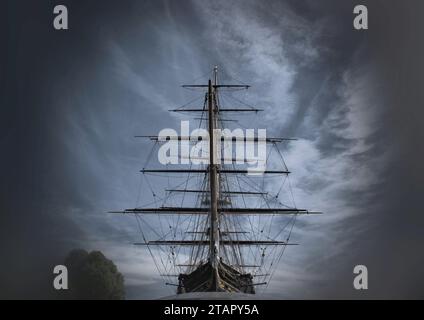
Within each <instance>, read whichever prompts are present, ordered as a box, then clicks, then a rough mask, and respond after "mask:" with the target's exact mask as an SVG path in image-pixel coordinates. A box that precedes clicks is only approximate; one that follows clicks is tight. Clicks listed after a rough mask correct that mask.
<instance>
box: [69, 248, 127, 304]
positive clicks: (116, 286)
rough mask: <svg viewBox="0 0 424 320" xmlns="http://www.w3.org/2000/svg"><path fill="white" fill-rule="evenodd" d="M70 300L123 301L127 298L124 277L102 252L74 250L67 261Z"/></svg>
mask: <svg viewBox="0 0 424 320" xmlns="http://www.w3.org/2000/svg"><path fill="white" fill-rule="evenodd" d="M65 265H66V266H67V268H68V276H69V290H68V295H69V296H68V297H69V298H70V299H90V300H95V299H99V300H121V299H124V298H125V289H124V277H123V276H122V274H121V273H120V272H118V269H117V267H116V266H115V264H114V263H113V262H112V261H111V260H109V259H107V258H106V257H105V256H104V255H103V254H102V253H101V252H100V251H92V252H90V253H88V252H87V251H85V250H82V249H76V250H72V251H71V252H70V253H69V255H68V257H67V258H66V260H65Z"/></svg>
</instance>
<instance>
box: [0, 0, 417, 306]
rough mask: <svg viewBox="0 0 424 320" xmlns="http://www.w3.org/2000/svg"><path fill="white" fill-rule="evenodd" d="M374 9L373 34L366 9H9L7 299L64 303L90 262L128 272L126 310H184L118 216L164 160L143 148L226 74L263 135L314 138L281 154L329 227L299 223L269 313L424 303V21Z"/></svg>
mask: <svg viewBox="0 0 424 320" xmlns="http://www.w3.org/2000/svg"><path fill="white" fill-rule="evenodd" d="M59 3H60V4H65V5H67V7H68V10H69V28H70V29H69V30H66V31H57V30H54V29H53V27H52V21H53V13H52V11H53V7H54V5H55V4H59ZM360 3H362V4H366V5H367V6H368V9H369V29H368V30H363V31H356V30H354V29H353V26H352V20H353V7H354V5H356V4H359V2H357V1H337V0H332V1H330V0H320V1H316V0H310V1H307V0H305V1H301V0H293V1H292V0H286V1H283V0H281V1H250V0H243V1H241V0H240V1H228V0H225V1H202V0H192V1H188V0H181V1H156V0H155V1H135V0H134V1H130V0H125V1H94V0H92V1H41V0H40V1H29V0H28V1H5V2H3V3H2V5H1V6H2V10H1V12H2V17H1V19H0V20H1V23H2V25H1V33H2V39H3V48H2V50H1V53H0V59H1V60H0V61H1V63H0V79H1V90H2V91H1V92H2V94H1V98H0V99H1V117H0V124H1V126H0V128H1V132H2V134H1V136H0V146H1V148H2V156H1V158H0V163H1V168H2V170H1V174H0V181H1V183H0V188H1V189H0V199H1V201H0V205H1V212H0V221H1V224H0V228H1V230H0V259H1V264H0V265H1V267H0V288H1V291H0V297H3V298H13V297H20V298H40V297H49V295H50V294H51V281H52V270H53V266H54V265H56V264H60V263H62V262H63V259H64V257H65V256H66V254H67V252H68V251H69V250H70V249H72V248H78V247H81V248H85V249H88V250H95V249H96V250H102V251H103V252H104V253H105V255H106V256H107V257H109V258H111V259H112V260H113V261H114V262H115V263H116V264H117V265H118V268H119V269H120V271H121V272H122V273H123V274H124V276H125V280H126V285H127V296H128V298H131V299H136V298H156V297H160V296H164V295H169V294H170V293H172V292H171V291H170V288H169V287H166V286H164V285H163V282H162V280H161V278H160V277H159V275H158V274H157V272H156V270H155V268H154V265H153V263H152V260H151V259H150V256H149V255H148V253H147V252H146V251H144V250H143V249H140V248H135V247H133V246H132V245H131V243H132V242H134V240H137V239H138V238H137V228H136V225H135V220H134V219H132V218H131V217H128V218H125V217H116V216H113V215H111V214H107V213H106V212H107V211H109V210H114V209H120V208H126V207H132V206H134V205H135V204H136V203H137V200H140V199H139V194H138V190H139V182H140V176H139V173H138V171H139V170H140V169H141V168H142V166H143V163H144V162H145V160H146V158H147V150H149V149H148V144H147V143H146V142H143V141H140V140H137V139H134V138H133V136H134V135H136V134H157V133H158V132H159V130H161V129H163V128H167V127H174V128H178V124H179V120H180V118H177V117H175V116H174V115H172V114H171V115H170V114H169V113H168V112H167V111H166V110H167V109H170V108H172V107H178V106H180V105H182V104H184V103H185V102H187V101H188V100H189V99H190V98H192V93H191V92H187V91H185V90H182V89H181V88H180V87H179V85H180V84H183V83H187V82H190V81H193V80H194V79H196V78H198V77H199V76H202V75H204V74H205V73H207V72H209V71H210V70H211V68H212V67H213V66H214V65H218V66H219V67H220V69H222V70H224V71H225V72H226V74H228V75H231V76H232V77H234V78H236V79H240V80H242V81H244V82H247V83H249V84H251V85H252V86H253V87H252V88H251V89H249V93H247V94H244V96H243V98H244V99H245V100H246V99H248V100H249V102H250V103H251V104H253V105H258V106H259V107H264V108H265V109H266V111H265V112H264V113H263V114H262V115H261V116H260V117H259V118H258V119H259V121H258V123H257V126H255V127H266V128H267V129H268V130H269V131H270V132H271V133H272V135H275V136H290V137H291V136H294V137H297V138H299V140H298V141H297V142H295V143H292V144H290V146H288V147H287V148H286V149H285V150H284V155H285V158H286V162H287V165H288V167H289V169H290V170H291V171H292V172H293V174H292V177H291V182H292V186H293V192H294V197H295V199H296V203H297V205H298V206H299V207H305V208H311V209H316V210H320V211H323V212H324V213H325V214H324V215H322V216H319V217H305V218H299V223H298V224H297V228H296V229H295V234H294V241H295V242H299V243H301V246H297V247H296V248H289V249H288V250H287V251H286V253H285V256H284V258H283V259H282V260H281V262H280V265H279V266H278V268H277V272H276V275H275V277H274V278H273V281H272V283H271V284H270V285H269V287H268V290H267V292H266V296H267V297H273V298H291V299H294V298H297V299H299V298H308V299H309V298H324V299H327V298H333V299H334V298H349V299H350V298H352V299H357V298H424V269H423V268H422V265H423V263H424V250H423V249H422V247H423V245H424V216H423V215H422V206H421V198H422V194H423V186H422V184H423V182H424V179H423V170H422V161H423V159H422V155H423V147H422V145H423V143H422V140H423V139H424V135H423V131H424V130H423V128H422V121H423V120H422V119H423V116H424V112H423V109H422V105H423V102H424V97H423V94H424V90H422V88H421V84H422V82H423V80H424V79H423V74H424V68H423V66H424V64H423V62H422V61H421V59H422V57H423V56H424V40H423V39H422V35H421V34H420V31H421V30H423V28H424V25H423V24H424V23H423V22H422V21H423V20H422V17H421V16H420V14H421V13H422V12H424V11H423V10H424V4H423V3H422V1H418V0H416V1H413V0H410V1H408V6H406V5H405V4H403V2H402V1H378V0H374V1H361V2H360ZM142 196H143V195H142ZM358 264H363V265H366V266H367V267H368V272H369V290H367V291H356V290H354V289H353V286H352V282H353V277H354V275H353V273H352V272H353V267H354V266H355V265H358ZM171 289H172V288H171Z"/></svg>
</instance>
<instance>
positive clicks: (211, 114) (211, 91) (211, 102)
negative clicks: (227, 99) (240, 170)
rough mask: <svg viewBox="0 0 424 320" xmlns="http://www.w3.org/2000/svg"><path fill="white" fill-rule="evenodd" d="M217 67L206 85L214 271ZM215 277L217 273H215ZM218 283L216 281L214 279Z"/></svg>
mask: <svg viewBox="0 0 424 320" xmlns="http://www.w3.org/2000/svg"><path fill="white" fill-rule="evenodd" d="M216 82H217V67H215V68H214V86H212V81H211V80H209V83H208V118H209V119H208V121H209V126H208V129H209V169H208V171H209V188H210V227H209V228H210V238H209V239H210V247H209V259H210V262H211V264H212V267H213V268H214V269H215V270H216V269H217V268H218V263H219V217H218V187H217V186H218V170H217V169H218V168H217V167H218V164H217V163H216V161H215V160H216V158H217V157H216V155H215V153H216V150H215V147H216V143H215V135H214V130H215V128H216V119H215V116H216V112H217V106H216V99H215V90H216V85H217V83H216ZM216 275H217V272H216ZM215 280H216V281H218V279H215Z"/></svg>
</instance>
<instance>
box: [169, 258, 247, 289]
mask: <svg viewBox="0 0 424 320" xmlns="http://www.w3.org/2000/svg"><path fill="white" fill-rule="evenodd" d="M252 279H253V277H252V275H251V274H242V273H240V272H239V271H237V270H236V269H234V268H233V267H231V266H230V265H228V264H225V263H224V262H222V261H221V262H219V263H218V265H217V267H216V268H214V267H213V266H212V264H211V263H210V262H206V263H205V264H202V265H200V266H199V267H198V268H197V269H196V270H194V271H193V272H191V273H189V274H180V275H179V277H178V280H179V285H178V290H177V293H179V294H182V293H189V292H230V293H245V294H254V293H255V289H254V287H253V281H252Z"/></svg>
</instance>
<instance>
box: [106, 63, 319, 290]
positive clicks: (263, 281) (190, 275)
mask: <svg viewBox="0 0 424 320" xmlns="http://www.w3.org/2000/svg"><path fill="white" fill-rule="evenodd" d="M209 75H210V76H209V79H207V81H205V82H203V83H195V84H190V85H183V86H182V87H184V88H186V89H189V90H193V91H196V92H198V91H200V97H199V98H198V99H197V102H196V101H191V103H189V104H186V105H184V106H182V107H180V108H177V109H172V110H169V111H171V112H175V113H178V114H179V115H182V118H181V119H182V121H181V133H180V134H178V133H177V132H176V130H172V129H168V130H165V131H161V132H160V133H159V134H158V135H148V136H136V137H141V138H147V139H149V140H151V142H152V144H153V146H152V150H151V152H150V154H149V156H148V157H147V158H148V159H147V161H146V164H145V167H144V168H143V169H142V170H141V173H142V179H143V180H142V186H141V193H142V194H143V198H145V196H146V194H149V193H150V195H151V198H152V201H151V202H150V203H144V204H142V205H137V207H135V208H130V209H124V210H122V211H113V212H114V213H122V214H125V215H134V216H135V218H136V221H137V228H138V231H139V232H140V238H141V241H140V242H136V243H134V244H135V245H137V246H143V247H145V249H146V250H148V252H149V253H150V254H151V258H152V262H153V263H154V265H155V266H156V268H157V270H158V272H159V274H160V275H161V276H162V277H163V278H164V283H165V284H167V285H169V286H171V287H174V288H175V289H176V290H175V291H176V293H177V294H184V293H193V292H227V293H240V294H255V293H257V292H258V291H260V290H261V289H265V288H266V287H267V286H268V284H269V281H270V280H271V279H272V277H273V275H274V273H275V272H276V270H277V267H278V265H279V262H280V260H281V258H282V256H283V254H284V252H285V251H286V249H287V247H289V246H293V245H296V243H293V242H291V241H290V238H291V237H292V235H293V234H294V233H295V232H296V227H295V223H296V219H297V217H298V216H299V215H304V214H314V213H319V212H313V211H309V210H306V209H299V208H297V206H296V205H295V201H294V198H293V192H292V190H291V186H290V180H289V174H290V172H289V170H288V168H287V166H286V164H285V161H284V158H283V154H282V151H281V148H280V147H279V145H280V146H281V144H283V143H289V142H290V141H291V140H296V139H293V138H282V137H273V138H271V137H267V136H266V134H263V133H264V131H263V130H262V131H261V130H259V129H258V130H257V132H255V130H254V129H243V128H238V127H237V125H238V120H239V116H240V117H241V116H244V115H248V116H250V115H255V116H256V114H257V113H258V112H260V111H263V109H258V108H256V107H254V106H251V105H250V104H248V103H245V102H244V101H242V100H241V99H239V98H237V97H235V95H237V94H238V93H237V92H235V91H240V90H245V89H248V88H249V87H250V86H249V85H246V84H244V83H241V82H237V83H221V81H218V68H217V67H215V68H214V69H213V71H212V72H211V73H210V74H209ZM219 80H221V79H219ZM198 101H201V102H202V103H203V105H202V103H198ZM193 103H196V105H195V106H190V105H193ZM231 115H232V116H233V118H234V119H232V118H231ZM187 119H191V120H192V121H186V120H187ZM193 121H195V123H196V126H195V127H194V130H193V131H192V132H190V131H189V129H188V128H187V125H188V124H190V123H192V122H193ZM274 121H276V120H274ZM253 122H254V123H255V124H257V123H259V121H257V120H254V121H253ZM193 123H194V122H193ZM231 125H232V126H231ZM234 125H235V126H236V127H235V128H234ZM265 129H266V128H265ZM155 151H157V154H158V159H155V156H154V155H155ZM160 157H162V159H159V158H160ZM154 162H156V164H155V163H154ZM158 162H159V164H158ZM160 163H162V165H160ZM149 164H151V165H152V167H148V165H149ZM155 167H157V168H155ZM159 190H162V191H161V192H160V191H159Z"/></svg>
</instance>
